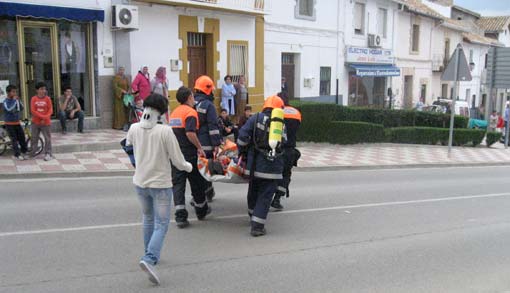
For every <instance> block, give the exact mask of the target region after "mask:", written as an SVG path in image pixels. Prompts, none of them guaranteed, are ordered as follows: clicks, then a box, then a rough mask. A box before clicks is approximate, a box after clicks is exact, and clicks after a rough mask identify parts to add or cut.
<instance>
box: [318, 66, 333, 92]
mask: <svg viewBox="0 0 510 293" xmlns="http://www.w3.org/2000/svg"><path fill="white" fill-rule="evenodd" d="M330 94H331V67H321V84H320V95H321V96H329V95H330Z"/></svg>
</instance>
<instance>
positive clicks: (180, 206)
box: [175, 204, 186, 210]
mask: <svg viewBox="0 0 510 293" xmlns="http://www.w3.org/2000/svg"><path fill="white" fill-rule="evenodd" d="M175 209H176V210H185V209H186V205H184V204H182V205H176V206H175Z"/></svg>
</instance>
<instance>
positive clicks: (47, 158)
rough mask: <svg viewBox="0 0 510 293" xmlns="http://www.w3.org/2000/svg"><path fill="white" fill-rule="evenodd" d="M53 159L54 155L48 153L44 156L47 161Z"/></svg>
mask: <svg viewBox="0 0 510 293" xmlns="http://www.w3.org/2000/svg"><path fill="white" fill-rule="evenodd" d="M52 159H53V157H52V156H51V155H50V154H46V156H44V160H45V161H51V160H52Z"/></svg>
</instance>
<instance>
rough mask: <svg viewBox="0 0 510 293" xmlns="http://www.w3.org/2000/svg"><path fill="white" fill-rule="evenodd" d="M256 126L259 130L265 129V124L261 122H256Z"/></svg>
mask: <svg viewBox="0 0 510 293" xmlns="http://www.w3.org/2000/svg"><path fill="white" fill-rule="evenodd" d="M257 128H258V129H260V130H266V126H265V125H264V124H262V123H257Z"/></svg>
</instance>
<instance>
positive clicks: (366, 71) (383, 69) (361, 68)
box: [350, 64, 400, 77]
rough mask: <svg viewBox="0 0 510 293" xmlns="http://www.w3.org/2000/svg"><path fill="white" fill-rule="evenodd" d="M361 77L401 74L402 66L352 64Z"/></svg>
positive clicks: (357, 74)
mask: <svg viewBox="0 0 510 293" xmlns="http://www.w3.org/2000/svg"><path fill="white" fill-rule="evenodd" d="M350 66H351V67H352V68H353V69H354V70H356V76H359V77H365V76H367V77H380V76H382V77H384V76H400V68H398V67H396V66H393V65H358V64H351V65H350Z"/></svg>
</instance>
